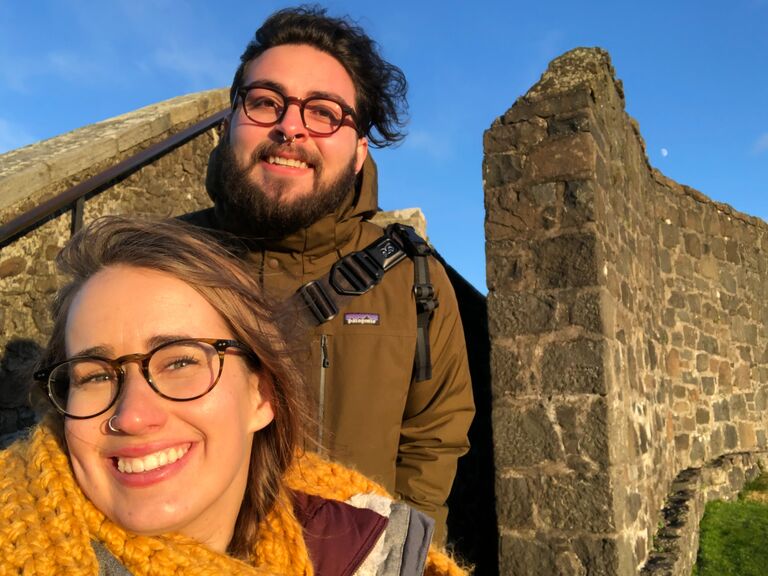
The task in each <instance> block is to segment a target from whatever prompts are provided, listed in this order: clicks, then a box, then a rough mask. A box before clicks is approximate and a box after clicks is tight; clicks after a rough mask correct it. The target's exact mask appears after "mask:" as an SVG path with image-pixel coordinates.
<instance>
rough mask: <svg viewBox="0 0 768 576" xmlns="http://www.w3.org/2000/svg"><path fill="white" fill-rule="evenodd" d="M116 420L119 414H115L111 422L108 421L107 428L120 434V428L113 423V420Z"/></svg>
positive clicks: (110, 419)
mask: <svg viewBox="0 0 768 576" xmlns="http://www.w3.org/2000/svg"><path fill="white" fill-rule="evenodd" d="M115 418H117V414H114V415H112V416H111V417H110V418H109V420H107V428H109V429H110V430H112V432H120V428H118V427H117V426H115V425H114V424H113V423H112V420H114V419H115Z"/></svg>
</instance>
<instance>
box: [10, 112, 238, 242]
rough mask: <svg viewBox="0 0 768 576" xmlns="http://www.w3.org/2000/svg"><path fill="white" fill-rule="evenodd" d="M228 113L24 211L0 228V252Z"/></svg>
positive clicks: (198, 123)
mask: <svg viewBox="0 0 768 576" xmlns="http://www.w3.org/2000/svg"><path fill="white" fill-rule="evenodd" d="M229 111H230V110H229V108H226V109H224V110H221V111H220V112H216V113H215V114H213V115H211V116H209V117H208V118H205V119H203V120H201V121H200V122H197V123H196V124H193V125H192V126H190V127H189V128H185V129H184V130H182V131H181V132H178V133H176V134H174V135H172V136H169V137H168V138H166V139H165V140H162V141H161V142H158V143H156V144H153V145H152V146H150V147H149V148H146V149H145V150H142V151H141V152H139V153H137V154H134V155H133V156H131V157H130V158H126V159H125V160H123V161H122V162H120V163H118V164H115V165H114V166H112V167H110V168H107V169H106V170H104V171H103V172H100V173H98V174H96V175H95V176H92V177H90V178H88V179H87V180H84V181H83V182H80V183H79V184H76V185H75V186H72V187H71V188H69V189H67V190H65V191H64V192H62V193H61V194H58V195H57V196H54V197H53V198H51V199H50V200H46V201H45V202H43V203H42V204H39V205H38V206H35V207H34V208H32V209H31V210H28V211H27V212H25V213H24V214H21V215H20V216H17V217H16V218H14V219H13V220H11V221H10V222H8V223H7V224H3V225H2V226H0V248H2V247H4V246H7V245H8V244H10V243H11V242H13V241H14V240H16V239H18V237H20V236H22V235H23V234H24V233H25V232H27V231H29V230H30V229H32V228H35V227H36V226H39V225H40V224H42V223H43V222H45V221H46V220H48V219H49V218H51V216H53V215H54V214H56V213H57V212H60V211H63V210H64V209H66V208H69V207H71V206H72V205H75V204H77V203H80V207H81V209H82V201H83V199H84V198H85V197H86V196H88V195H89V194H97V193H99V192H103V191H104V190H106V189H108V188H110V187H112V186H114V185H115V184H117V183H118V182H121V181H123V180H125V179H126V178H127V177H128V176H130V175H131V174H133V173H134V172H136V171H137V170H139V169H141V168H143V167H144V166H146V165H147V164H150V163H151V162H154V161H155V160H157V159H158V158H162V157H163V156H165V155H166V154H168V153H169V152H172V151H173V150H175V149H176V148H178V147H179V146H181V145H182V144H186V143H187V142H189V141H190V140H192V139H193V138H195V137H197V136H199V135H200V134H202V133H203V132H206V131H208V130H210V129H211V128H213V127H215V126H217V125H218V124H220V123H221V121H222V120H224V118H225V117H226V116H227V114H229ZM77 219H78V216H77V214H76V217H75V220H77ZM75 228H77V226H75Z"/></svg>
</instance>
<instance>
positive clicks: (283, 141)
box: [280, 132, 296, 144]
mask: <svg viewBox="0 0 768 576" xmlns="http://www.w3.org/2000/svg"><path fill="white" fill-rule="evenodd" d="M280 135H281V136H282V138H283V140H282V142H280V144H293V143H294V142H295V141H296V136H295V135H294V136H291V137H290V139H289V138H288V136H286V135H285V134H283V133H282V132H281V133H280Z"/></svg>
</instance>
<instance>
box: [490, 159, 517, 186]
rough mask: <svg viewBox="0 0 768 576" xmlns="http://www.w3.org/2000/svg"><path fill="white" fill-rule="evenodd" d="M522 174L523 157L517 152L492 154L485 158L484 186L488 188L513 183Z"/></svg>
mask: <svg viewBox="0 0 768 576" xmlns="http://www.w3.org/2000/svg"><path fill="white" fill-rule="evenodd" d="M521 175H522V159H521V158H520V156H518V155H517V154H491V155H489V156H486V157H485V159H484V160H483V188H484V189H485V190H488V189H490V188H496V187H499V186H504V185H506V184H513V183H515V182H517V181H518V180H519V179H520V176H521Z"/></svg>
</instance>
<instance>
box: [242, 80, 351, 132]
mask: <svg viewBox="0 0 768 576" xmlns="http://www.w3.org/2000/svg"><path fill="white" fill-rule="evenodd" d="M237 95H238V96H239V97H240V101H241V102H242V103H243V111H244V112H245V115H246V116H247V117H248V118H249V119H250V120H252V121H253V122H254V123H255V124H258V125H259V126H264V127H268V126H274V125H275V124H277V123H278V122H280V121H282V119H283V117H284V116H285V112H286V111H287V110H288V106H289V105H290V104H296V105H297V106H298V107H299V111H300V113H301V121H302V123H303V124H304V127H305V128H306V129H307V130H309V131H310V132H312V133H313V134H318V135H321V136H329V135H331V134H333V133H335V132H336V131H337V130H338V129H339V128H341V127H342V126H350V127H351V128H354V129H355V130H357V126H356V124H357V115H356V114H355V111H354V110H353V109H352V108H350V107H349V106H347V105H346V104H343V103H341V102H337V101H336V100H333V99H332V98H322V97H317V96H310V97H309V98H296V97H294V96H286V95H285V94H283V93H282V92H279V91H278V90H275V89H273V88H267V87H265V86H260V85H258V84H256V85H249V86H244V87H243V88H240V89H239V90H238V91H237ZM236 105H237V100H235V101H234V102H233V104H232V106H233V108H234V107H235V106H236Z"/></svg>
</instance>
